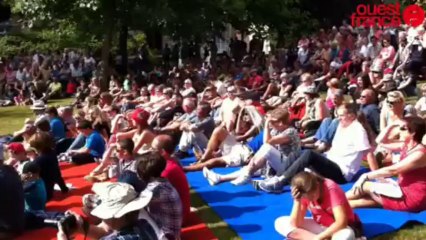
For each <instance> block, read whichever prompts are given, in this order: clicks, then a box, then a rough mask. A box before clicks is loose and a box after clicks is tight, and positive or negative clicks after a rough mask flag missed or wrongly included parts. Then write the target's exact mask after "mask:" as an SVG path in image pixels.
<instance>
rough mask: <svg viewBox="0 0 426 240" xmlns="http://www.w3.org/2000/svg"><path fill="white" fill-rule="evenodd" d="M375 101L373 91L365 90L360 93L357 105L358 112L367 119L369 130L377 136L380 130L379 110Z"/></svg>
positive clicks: (375, 97)
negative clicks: (358, 106) (358, 107)
mask: <svg viewBox="0 0 426 240" xmlns="http://www.w3.org/2000/svg"><path fill="white" fill-rule="evenodd" d="M376 99H377V96H376V94H375V93H374V91H373V90H371V89H365V90H363V91H362V92H361V96H360V98H359V103H360V105H361V108H360V110H361V111H362V112H363V113H364V115H365V117H366V118H367V122H368V124H369V125H370V127H371V130H373V132H374V133H375V134H378V133H379V130H380V110H379V107H378V106H377V104H376V101H377V100H376Z"/></svg>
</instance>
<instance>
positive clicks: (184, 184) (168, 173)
mask: <svg viewBox="0 0 426 240" xmlns="http://www.w3.org/2000/svg"><path fill="white" fill-rule="evenodd" d="M175 147H176V144H174V143H173V139H172V137H170V136H169V135H165V134H164V135H158V136H156V137H155V138H154V140H152V148H153V149H154V150H156V151H159V152H160V153H161V155H162V156H163V158H164V159H166V161H167V163H166V168H165V169H164V171H163V172H162V173H161V177H163V178H165V179H167V180H169V182H170V184H172V185H173V187H174V188H175V189H176V191H177V192H178V194H179V197H180V200H181V202H182V215H183V219H182V226H186V225H188V221H189V214H190V212H191V199H190V189H189V183H188V179H187V178H186V175H185V172H184V171H183V169H182V167H181V166H180V162H178V161H177V160H176V159H174V158H173V157H172V154H173V151H174V149H175Z"/></svg>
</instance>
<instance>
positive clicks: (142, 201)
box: [91, 182, 152, 219]
mask: <svg viewBox="0 0 426 240" xmlns="http://www.w3.org/2000/svg"><path fill="white" fill-rule="evenodd" d="M92 191H93V192H94V193H95V194H96V195H98V197H99V199H100V201H101V203H100V204H99V205H98V206H97V207H96V208H95V209H93V210H92V211H91V214H92V215H93V216H96V217H98V218H100V219H111V218H120V217H122V216H124V215H126V214H127V213H130V212H133V211H137V210H140V209H142V208H144V207H146V206H147V205H148V204H149V203H150V201H151V199H152V192H151V191H150V190H147V189H146V190H144V191H142V192H141V193H140V194H139V195H138V193H137V192H136V191H135V189H134V188H133V187H132V186H131V185H129V184H127V183H118V182H115V183H111V182H103V183H95V184H94V185H93V187H92Z"/></svg>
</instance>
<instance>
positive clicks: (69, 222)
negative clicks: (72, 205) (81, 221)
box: [59, 214, 78, 237]
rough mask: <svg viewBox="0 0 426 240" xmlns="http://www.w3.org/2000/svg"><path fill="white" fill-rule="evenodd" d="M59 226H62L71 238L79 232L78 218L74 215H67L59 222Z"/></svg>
mask: <svg viewBox="0 0 426 240" xmlns="http://www.w3.org/2000/svg"><path fill="white" fill-rule="evenodd" d="M59 225H60V226H61V228H62V231H63V232H64V233H65V235H66V236H67V237H69V236H70V235H71V234H72V233H74V232H75V231H76V230H77V227H78V226H77V218H76V217H75V216H74V215H72V214H69V215H65V217H63V218H61V219H60V220H59Z"/></svg>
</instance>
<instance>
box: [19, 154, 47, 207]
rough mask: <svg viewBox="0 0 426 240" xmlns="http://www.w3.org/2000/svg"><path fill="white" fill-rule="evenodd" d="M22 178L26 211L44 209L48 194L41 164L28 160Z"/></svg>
mask: <svg viewBox="0 0 426 240" xmlns="http://www.w3.org/2000/svg"><path fill="white" fill-rule="evenodd" d="M21 179H22V182H23V185H24V198H25V211H44V209H45V207H46V201H47V195H46V187H45V186H44V182H43V180H42V179H41V178H40V166H39V165H38V164H37V163H35V162H27V163H26V164H25V165H24V166H23V168H22V174H21Z"/></svg>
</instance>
